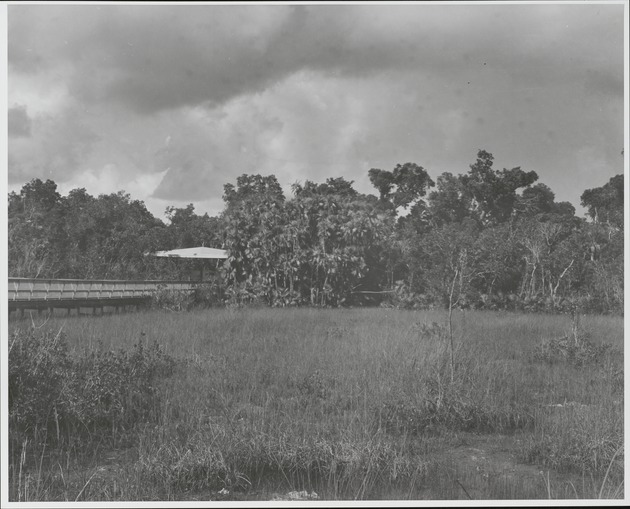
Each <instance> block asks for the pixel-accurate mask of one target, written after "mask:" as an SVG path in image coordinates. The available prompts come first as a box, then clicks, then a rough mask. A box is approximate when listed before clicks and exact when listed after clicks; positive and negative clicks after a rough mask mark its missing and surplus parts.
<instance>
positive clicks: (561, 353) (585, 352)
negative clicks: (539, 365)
mask: <svg viewBox="0 0 630 509" xmlns="http://www.w3.org/2000/svg"><path fill="white" fill-rule="evenodd" d="M610 348H611V345H610V344H609V343H604V344H602V345H594V344H593V343H591V342H590V341H589V339H588V337H586V336H582V337H580V336H578V337H577V341H576V339H575V338H571V337H569V335H565V336H563V337H561V338H552V339H547V340H545V341H543V342H541V343H540V344H539V345H538V346H537V347H536V349H535V351H534V360H537V361H542V362H547V363H549V364H553V363H555V362H559V361H564V362H568V363H569V364H572V365H574V366H586V365H590V364H597V363H599V362H601V361H602V360H603V359H604V356H605V355H606V353H607V352H608V351H609V350H610Z"/></svg>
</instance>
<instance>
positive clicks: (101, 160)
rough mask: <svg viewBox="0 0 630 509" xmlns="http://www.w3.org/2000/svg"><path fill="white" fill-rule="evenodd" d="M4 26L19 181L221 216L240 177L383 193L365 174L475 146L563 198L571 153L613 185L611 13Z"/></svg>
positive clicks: (252, 9)
mask: <svg viewBox="0 0 630 509" xmlns="http://www.w3.org/2000/svg"><path fill="white" fill-rule="evenodd" d="M8 10H9V16H8V23H9V27H8V28H9V48H8V49H9V101H10V104H13V105H14V107H13V108H12V109H11V111H10V113H9V121H10V129H11V131H10V132H11V137H10V139H9V180H10V182H25V181H26V180H29V179H31V178H33V177H35V176H39V177H41V178H54V180H56V181H58V182H59V183H64V185H75V187H76V186H78V187H83V186H82V182H83V181H85V182H90V185H91V186H93V188H94V191H92V192H94V193H98V192H100V191H98V190H97V189H98V188H99V187H100V188H102V189H103V190H109V189H111V188H112V186H119V189H125V188H132V189H134V192H137V193H138V196H139V197H140V198H142V199H146V200H147V203H149V202H150V203H152V204H154V206H156V207H157V206H158V205H159V206H160V207H161V206H162V205H164V206H165V204H166V205H168V204H170V203H172V202H178V203H182V204H186V203H189V202H191V201H194V202H195V205H196V206H197V204H202V203H203V204H205V205H204V207H209V208H212V207H217V206H220V205H221V195H222V191H223V185H224V184H225V183H227V182H235V180H236V177H237V176H238V175H240V174H242V173H250V174H251V173H260V174H270V173H273V174H275V175H276V176H277V177H278V180H279V181H280V183H281V184H282V185H284V186H285V190H288V186H289V184H290V183H292V182H295V181H302V182H303V181H304V180H306V179H309V180H315V181H319V182H321V181H323V180H325V179H326V178H328V177H338V176H340V175H343V176H344V177H346V178H348V179H349V180H355V181H356V184H355V187H356V188H357V189H358V190H360V191H361V192H374V190H373V189H372V187H371V185H370V183H369V180H368V179H367V171H368V170H369V169H370V168H372V167H379V168H383V169H391V168H393V167H394V166H395V165H396V164H398V163H404V162H408V161H409V162H416V163H417V164H420V165H422V166H424V167H425V168H427V170H429V172H430V173H431V174H432V176H433V177H436V176H437V175H439V174H440V173H442V172H443V171H451V172H454V173H460V172H465V171H467V169H468V165H469V164H470V163H472V162H473V161H474V158H475V155H476V151H477V150H478V149H479V148H484V149H486V150H489V151H491V152H493V153H494V154H495V157H496V164H497V166H501V165H504V166H505V167H513V166H517V165H522V166H523V167H524V168H525V169H534V170H536V171H538V172H539V174H540V175H541V180H543V181H545V182H548V183H549V184H550V185H552V188H554V191H559V189H557V188H556V187H554V185H553V184H557V185H558V186H560V187H564V189H568V188H572V186H577V185H582V184H583V187H582V188H585V187H593V184H591V183H590V182H588V180H587V176H586V173H584V172H583V170H582V169H583V168H584V164H583V163H580V165H579V168H580V170H579V172H578V170H577V168H578V166H576V165H575V158H574V154H576V153H577V152H578V149H579V148H580V147H586V148H588V147H590V146H591V145H593V146H594V145H600V148H599V149H598V151H597V158H595V159H597V161H598V163H597V168H598V169H599V171H606V168H608V170H607V171H609V172H613V173H614V172H615V171H617V166H616V160H612V159H607V156H606V157H604V155H603V154H606V153H608V152H607V151H608V148H607V147H609V146H611V145H612V146H614V148H615V154H617V153H618V152H619V150H620V148H619V149H617V145H620V146H622V145H623V114H622V104H623V93H622V92H623V87H622V84H623V6H621V5H606V6H603V5H595V4H586V5H559V4H558V5H556V4H527V5H520V4H511V5H490V4H488V5H486V4H481V5H263V6H258V5H229V6H228V5H187V6H179V5H164V4H158V5H151V6H144V5H111V4H109V5H88V4H85V5H28V4H20V5H11V6H9V8H8ZM27 134H30V136H27ZM591 159H593V158H591ZM593 160H594V159H593ZM502 161H505V163H503V162H502ZM604 163H606V164H608V166H606V164H604ZM101 171H102V172H103V175H102V177H100V176H99V172H101ZM571 172H573V173H574V174H578V173H579V176H580V180H576V179H574V180H572V181H571V185H570V186H568V185H567V184H566V182H567V180H566V179H567V178H571V177H567V174H570V173H571ZM545 175H550V176H552V177H553V178H552V179H547V178H545ZM611 175H612V174H611ZM563 183H564V184H563ZM127 190H128V191H129V189H127ZM103 192H105V191H103ZM107 192H109V191H107ZM129 192H131V191H129ZM576 193H577V191H576V192H575V193H574V194H576ZM560 194H561V193H560V192H557V195H560ZM577 194H579V193H577ZM563 199H566V198H563ZM167 201H168V202H169V203H167Z"/></svg>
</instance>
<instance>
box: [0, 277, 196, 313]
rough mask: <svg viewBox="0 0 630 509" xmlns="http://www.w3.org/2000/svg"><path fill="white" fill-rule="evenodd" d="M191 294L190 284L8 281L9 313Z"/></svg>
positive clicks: (121, 303)
mask: <svg viewBox="0 0 630 509" xmlns="http://www.w3.org/2000/svg"><path fill="white" fill-rule="evenodd" d="M162 288H164V289H169V290H178V291H192V290H193V289H194V288H195V283H194V282H191V281H141V280H82V279H29V278H9V287H8V293H9V311H15V310H24V309H36V310H42V309H49V310H53V309H56V308H65V309H73V308H80V307H91V308H103V307H104V306H113V307H119V306H128V305H141V304H145V303H146V302H148V301H149V300H150V298H151V296H152V295H153V294H154V293H155V292H157V291H158V290H159V289H162Z"/></svg>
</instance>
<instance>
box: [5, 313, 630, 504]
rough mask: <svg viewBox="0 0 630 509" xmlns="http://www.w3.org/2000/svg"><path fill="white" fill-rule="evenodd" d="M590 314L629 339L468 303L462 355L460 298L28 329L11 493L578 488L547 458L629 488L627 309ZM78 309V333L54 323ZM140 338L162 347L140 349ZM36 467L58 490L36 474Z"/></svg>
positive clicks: (523, 492) (231, 494)
mask: <svg viewBox="0 0 630 509" xmlns="http://www.w3.org/2000/svg"><path fill="white" fill-rule="evenodd" d="M584 321H585V323H588V325H589V326H590V327H591V329H592V330H593V331H597V335H595V334H593V336H594V337H593V338H590V339H589V341H590V342H591V343H592V344H593V345H597V344H599V343H598V341H597V339H598V337H600V338H605V339H606V340H607V341H615V343H614V344H615V345H617V346H616V347H612V348H609V349H607V350H606V353H605V354H603V355H602V356H601V358H599V359H598V361H597V362H587V363H583V364H580V363H572V362H565V361H562V360H560V358H558V359H557V360H556V361H554V362H551V363H550V362H547V361H546V360H544V359H542V358H537V357H536V356H535V355H534V352H535V351H536V348H537V345H538V341H539V338H541V337H549V336H551V337H559V336H560V335H561V334H562V332H563V326H564V325H566V323H565V322H566V318H565V317H555V316H543V317H541V316H536V317H532V315H519V314H512V313H499V312H497V313H488V312H483V313H482V312H467V313H466V314H463V313H461V314H456V315H455V316H454V320H453V323H454V338H455V347H456V348H455V351H454V356H453V359H454V362H453V364H452V366H451V362H450V350H449V348H450V341H449V340H448V338H447V336H448V334H446V330H447V329H446V328H445V327H444V326H443V325H442V323H444V317H443V314H442V315H441V314H440V313H439V312H435V313H433V312H430V311H426V312H424V311H423V312H417V311H401V310H396V309H370V310H366V309H346V310H315V309H282V310H280V309H267V308H265V309H247V310H245V309H241V308H231V309H213V310H211V311H201V310H195V311H192V312H190V313H186V314H183V313H182V314H180V313H164V312H158V311H149V312H146V313H138V314H134V315H113V316H111V317H107V318H105V317H103V318H102V319H101V318H98V319H91V318H88V319H84V318H76V319H71V318H68V319H67V320H65V321H64V322H63V324H61V323H59V322H56V321H54V320H52V321H51V322H50V325H51V326H52V327H55V328H54V329H51V330H52V331H53V332H50V331H49V332H43V331H41V330H33V331H17V330H14V336H13V337H12V344H11V358H10V367H11V370H12V376H14V375H15V374H17V373H20V377H21V378H20V379H19V380H20V381H19V383H18V381H17V380H18V379H17V378H15V377H14V378H12V380H13V382H12V383H13V384H14V385H13V386H14V388H15V391H14V392H12V398H15V401H18V400H19V401H21V403H20V405H17V403H14V401H13V400H12V407H11V412H13V417H12V419H14V420H12V421H11V422H10V431H11V436H12V437H14V438H13V439H12V440H13V442H12V444H13V445H12V447H13V448H14V452H13V453H12V454H13V456H12V457H13V458H14V460H13V461H14V463H13V465H12V467H11V468H12V470H11V472H10V479H11V481H10V482H11V487H12V498H13V499H15V500H18V499H20V500H25V499H26V498H29V497H30V498H31V499H40V500H43V499H47V500H55V499H56V500H64V499H68V500H73V499H75V498H77V497H79V495H80V498H83V499H89V500H206V501H207V500H270V499H273V497H274V494H277V493H280V494H282V493H292V492H297V493H301V492H303V491H306V492H307V493H312V492H316V493H317V494H318V497H319V499H323V500H326V499H335V500H348V499H350V500H352V499H388V498H394V499H396V498H400V499H412V500H417V499H427V498H429V499H433V500H435V499H449V498H481V499H483V498H541V497H543V498H545V497H547V494H548V493H549V492H550V491H551V492H552V493H553V494H554V496H558V497H562V496H564V495H566V494H567V493H569V494H571V493H573V491H566V490H565V488H566V487H567V486H568V488H569V489H571V487H570V486H569V485H568V484H567V483H566V482H565V481H564V480H563V479H561V478H558V477H555V478H554V472H553V471H552V473H551V477H549V476H547V483H546V484H545V483H543V482H542V479H541V476H540V474H539V471H540V469H541V468H544V469H548V470H559V471H563V472H564V471H566V472H568V474H567V475H568V476H569V478H570V479H571V480H572V481H575V483H574V484H575V485H576V487H577V488H578V490H579V491H578V492H576V496H578V493H579V496H586V495H585V494H589V493H590V492H591V491H592V490H591V489H590V488H588V490H585V489H580V486H578V483H579V482H580V480H581V479H580V477H579V476H582V475H584V476H589V477H590V476H592V483H591V484H592V485H593V486H597V490H596V491H597V493H599V487H600V486H601V479H602V478H606V479H607V481H606V485H607V486H611V487H612V489H611V490H610V491H607V490H604V491H603V492H602V496H606V495H609V496H612V497H615V496H618V495H619V493H620V492H619V490H617V489H616V488H617V486H619V484H618V483H617V480H618V479H619V476H620V475H622V470H621V467H622V464H621V463H620V458H623V450H621V451H620V450H619V447H620V445H621V444H622V443H623V442H622V438H623V435H622V431H623V426H622V424H623V402H622V401H621V400H622V395H623V359H622V358H621V356H620V355H617V354H614V352H615V351H616V350H615V348H618V345H620V344H623V343H622V341H623V333H622V332H623V327H622V325H623V324H622V322H621V321H619V320H617V319H616V318H611V317H606V318H603V317H587V318H585V319H584ZM61 325H63V327H64V331H66V332H67V335H66V334H62V333H58V332H54V331H59V329H60V326H61ZM31 336H32V337H31ZM139 337H141V338H144V339H145V340H146V339H147V338H150V339H151V340H152V341H154V342H157V343H159V344H160V345H162V346H161V347H157V346H155V344H154V346H152V347H146V346H145V345H146V343H141V346H138V345H136V346H135V347H130V346H129V345H134V344H137V340H138V338H139ZM29 341H30V342H31V343H29ZM20 342H21V343H20ZM66 342H67V344H68V346H65V343H66ZM20 348H22V352H21V353H20V350H19V349H20ZM27 352H30V354H29V355H27ZM29 376H30V378H29ZM44 382H45V383H44ZM12 391H13V389H12ZM20 391H22V392H20ZM29 391H30V392H29ZM29 398H31V399H30V400H29ZM82 398H83V399H82ZM28 401H31V403H30V404H28V403H26V402H28ZM567 402H573V403H575V405H572V404H571V405H566V403H567ZM578 404H579V405H578ZM557 405H562V408H560V407H558V406H557ZM29 408H30V410H29ZM20 412H22V414H20ZM55 412H57V414H56V415H57V417H55ZM29 415H30V416H31V417H29ZM57 425H59V430H60V431H59V437H60V439H59V440H58V439H57V431H56V429H57ZM44 429H46V430H47V433H48V435H52V438H51V437H48V438H46V432H44V431H43V430H44ZM19 433H22V434H21V435H20V434H19ZM37 437H39V439H43V438H46V440H42V441H40V442H38V441H37ZM25 440H28V444H27V445H26V446H25V445H24V441H25ZM71 440H73V441H74V442H78V441H79V440H82V443H83V444H86V443H89V444H96V445H95V446H94V447H93V448H89V447H84V446H81V447H75V448H74V449H73V451H74V452H73V454H74V457H76V459H77V461H75V463H74V466H73V465H72V464H71V465H70V467H68V464H67V463H66V462H65V461H63V460H62V458H63V457H64V456H63V454H65V452H66V451H68V450H69V447H68V443H69V442H70V441H71ZM44 444H47V445H46V452H45V454H44V453H43V448H44ZM59 444H60V446H59ZM53 448H56V450H55V451H53ZM25 451H26V454H25ZM49 452H50V454H49ZM123 452H124V454H125V457H124V459H120V458H121V455H122V454H123ZM517 452H518V455H519V458H520V460H521V461H524V462H526V464H523V463H518V464H517V462H516V458H515V457H514V454H515V453H517ZM85 453H90V454H91V456H90V457H89V458H84V463H81V461H80V458H79V456H80V454H85ZM24 455H25V456H26V458H25V459H24V460H23V461H22V459H21V458H22V456H24ZM110 455H111V456H113V457H115V458H116V459H114V460H112V459H110ZM615 455H616V456H615ZM42 458H43V460H42ZM613 459H614V461H613ZM60 460H61V461H60ZM40 461H41V464H42V465H43V467H42V468H41V469H39V466H38V465H39V464H40ZM57 461H58V462H59V463H60V464H61V467H62V468H59V467H58V466H57V463H56V462H57ZM86 464H87V465H88V466H87V467H86V466H85V465H86ZM514 468H516V471H513V470H514ZM20 469H22V470H20ZM103 469H104V470H103ZM40 470H41V472H42V474H41V475H39V474H38V473H37V472H39V471H40ZM25 472H26V474H25ZM484 472H485V474H488V475H487V476H486V477H484V475H485V474H484ZM31 474H32V475H34V476H35V477H33V479H35V480H39V483H40V485H42V486H48V487H49V488H47V490H48V491H41V490H40V491H39V492H34V491H33V490H32V488H33V486H34V484H33V482H31V481H29V483H26V481H25V479H28V475H31ZM532 474H533V476H532ZM92 475H94V477H93V478H92ZM20 479H21V481H20ZM613 481H614V482H615V483H617V484H615V485H613ZM589 482H590V481H589ZM563 483H564V484H563ZM598 483H600V484H598ZM27 484H28V490H26V488H25V486H26V485H27ZM591 484H589V486H591ZM462 486H464V487H465V489H464V488H463V487H462ZM27 491H28V493H27ZM597 493H596V494H597ZM20 497H21V498H20Z"/></svg>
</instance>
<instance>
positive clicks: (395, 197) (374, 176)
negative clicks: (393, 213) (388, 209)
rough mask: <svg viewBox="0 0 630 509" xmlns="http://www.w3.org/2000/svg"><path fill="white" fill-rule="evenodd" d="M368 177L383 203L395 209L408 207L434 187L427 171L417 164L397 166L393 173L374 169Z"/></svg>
mask: <svg viewBox="0 0 630 509" xmlns="http://www.w3.org/2000/svg"><path fill="white" fill-rule="evenodd" d="M368 176H369V179H370V182H371V183H372V185H373V186H374V187H375V188H376V189H377V190H378V191H379V194H380V199H381V201H383V202H388V203H390V204H391V205H392V206H393V207H394V208H395V209H397V208H398V207H405V208H406V207H408V206H409V205H410V204H412V203H414V202H416V201H417V200H418V199H419V198H421V197H423V196H424V195H425V194H426V192H427V188H429V187H432V186H433V185H434V182H433V180H431V177H429V174H428V173H427V172H426V170H425V169H424V168H423V167H422V166H418V165H417V164H415V163H405V164H403V165H400V164H397V165H396V167H395V168H394V170H393V171H391V172H390V171H386V170H380V169H378V168H372V169H371V170H370V171H369V172H368Z"/></svg>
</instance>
